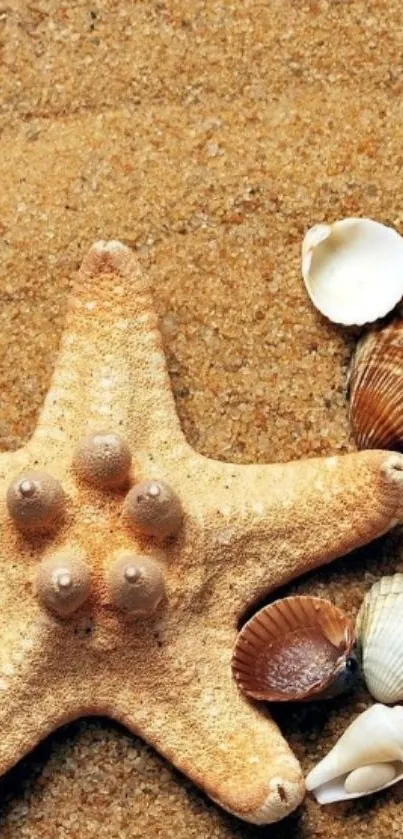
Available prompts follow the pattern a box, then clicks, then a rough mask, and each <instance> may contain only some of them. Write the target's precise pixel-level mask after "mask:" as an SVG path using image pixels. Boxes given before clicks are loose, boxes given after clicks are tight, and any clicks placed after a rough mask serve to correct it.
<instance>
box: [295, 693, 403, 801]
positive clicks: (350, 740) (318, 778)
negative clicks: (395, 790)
mask: <svg viewBox="0 0 403 839" xmlns="http://www.w3.org/2000/svg"><path fill="white" fill-rule="evenodd" d="M378 765H379V766H382V767H383V768H382V769H376V768H375V766H378ZM364 767H365V768H366V770H367V772H365V773H364V772H359V773H357V771H356V770H359V769H360V770H363V769H364ZM402 778H403V708H401V707H399V706H397V707H395V708H388V707H387V706H386V705H380V704H377V705H373V706H372V708H368V710H367V711H364V713H362V714H360V716H359V717H357V718H356V719H355V720H354V721H353V722H352V723H351V725H349V727H348V728H347V729H346V731H345V732H344V734H342V736H341V737H340V740H338V742H337V743H336V745H335V746H334V747H333V749H332V750H331V751H330V752H329V754H328V755H326V757H324V758H323V760H321V761H320V763H318V764H317V766H315V767H314V769H312V771H311V772H309V774H308V775H307V778H306V780H305V785H306V788H307V790H310V791H312V792H313V794H314V796H315V798H316V800H317V801H318V802H319V804H331V803H332V802H334V801H345V800H348V799H350V798H360V797H361V796H363V795H368V794H369V793H371V792H374V791H376V790H379V789H386V787H389V786H392V785H393V784H396V783H397V782H398V781H399V780H401V779H402ZM354 790H355V791H354Z"/></svg>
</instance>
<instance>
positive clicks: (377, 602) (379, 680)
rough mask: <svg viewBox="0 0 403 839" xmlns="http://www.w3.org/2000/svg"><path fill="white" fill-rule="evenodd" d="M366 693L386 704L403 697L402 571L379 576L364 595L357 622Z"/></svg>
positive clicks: (398, 700)
mask: <svg viewBox="0 0 403 839" xmlns="http://www.w3.org/2000/svg"><path fill="white" fill-rule="evenodd" d="M356 632H357V639H358V644H359V648H360V654H361V659H362V669H363V673H364V678H365V681H366V684H367V687H368V690H369V692H370V693H371V694H372V696H373V697H374V698H375V699H377V700H378V702H383V703H385V704H392V703H396V702H401V701H402V700H403V574H394V575H393V577H382V579H380V580H379V581H378V582H377V583H375V585H374V586H372V588H371V589H370V591H369V592H368V593H367V594H366V596H365V598H364V601H363V604H362V606H361V609H360V611H359V613H358V617H357V623H356Z"/></svg>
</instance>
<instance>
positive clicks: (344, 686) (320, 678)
mask: <svg viewBox="0 0 403 839" xmlns="http://www.w3.org/2000/svg"><path fill="white" fill-rule="evenodd" d="M354 640H355V639H354V629H353V624H352V622H351V621H350V619H349V618H348V617H346V615H344V614H343V612H341V611H340V609H338V608H337V607H336V606H333V605H332V603H330V602H329V601H328V600H322V599H321V598H319V597H304V596H299V597H298V596H296V597H286V598H285V599H284V600H276V602H275V603H272V604H271V605H269V606H266V607H265V608H264V609H261V610H260V612H258V613H257V614H256V615H254V617H253V618H251V620H249V621H248V623H246V624H245V626H244V627H243V629H242V630H241V632H240V634H239V636H238V639H237V643H236V645H235V650H234V655H233V660H232V671H233V675H234V677H235V679H236V681H237V683H238V685H239V687H240V688H241V690H242V691H243V692H244V693H246V694H247V695H248V696H251V697H253V698H254V699H263V700H266V701H269V702H286V701H302V700H308V699H314V698H328V697H330V696H336V695H337V694H339V693H342V692H344V691H345V690H348V689H349V688H350V687H351V686H352V684H353V683H354V681H355V679H356V676H357V672H358V665H357V662H356V659H355V655H354V652H353V647H354Z"/></svg>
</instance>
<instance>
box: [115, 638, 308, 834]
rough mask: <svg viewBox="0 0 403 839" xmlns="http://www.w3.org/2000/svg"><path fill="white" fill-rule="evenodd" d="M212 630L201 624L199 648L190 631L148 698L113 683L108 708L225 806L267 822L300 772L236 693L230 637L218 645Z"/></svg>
mask: <svg viewBox="0 0 403 839" xmlns="http://www.w3.org/2000/svg"><path fill="white" fill-rule="evenodd" d="M219 635H220V633H219V632H217V631H216V632H214V630H211V629H210V628H209V627H208V626H205V628H204V630H203V638H204V641H205V648H204V649H203V652H202V653H200V650H199V649H198V645H197V642H196V641H195V637H194V635H193V634H192V633H189V635H188V638H187V646H188V650H187V652H185V651H184V649H183V645H182V652H181V653H178V654H177V659H176V664H175V667H172V670H171V672H170V674H169V676H168V677H167V679H165V678H164V676H163V675H162V677H161V679H159V680H158V679H157V680H155V683H154V686H153V699H152V703H151V704H150V702H146V701H145V702H144V703H143V705H140V707H139V703H138V701H137V697H136V696H133V687H132V686H131V685H127V684H126V685H125V686H123V685H120V686H119V701H118V702H114V703H113V706H112V707H111V708H110V709H109V710H108V712H109V713H110V714H111V715H112V716H113V717H114V718H115V719H117V720H118V721H119V722H121V723H123V724H124V725H126V726H127V727H128V728H129V729H130V730H132V731H133V732H134V733H136V734H138V735H140V736H141V737H143V738H144V739H145V740H147V742H149V743H150V744H151V745H153V746H154V747H155V748H156V749H157V751H159V752H160V753H161V754H162V755H163V756H164V757H166V758H167V759H168V760H169V761H171V762H172V763H173V764H174V765H175V766H176V767H177V768H178V769H179V770H180V771H182V772H183V773H184V774H186V775H187V776H188V777H189V778H190V779H191V780H192V781H193V782H194V783H195V784H196V785H197V786H199V787H200V788H201V789H202V790H203V791H204V792H205V793H207V795H208V796H209V797H210V798H212V799H213V801H215V802H216V803H217V804H219V805H220V806H221V807H223V808H224V809H225V810H227V811H228V812H230V813H232V814H233V815H236V816H238V817H239V818H241V819H244V820H245V821H248V822H251V823H254V824H269V823H271V822H275V821H279V820H280V819H282V818H284V817H285V816H287V815H288V814H289V813H290V812H292V811H293V810H294V809H295V808H296V807H298V805H299V804H300V803H301V801H302V798H303V796H304V789H305V788H304V781H303V776H302V773H301V769H300V767H299V764H298V761H297V760H296V758H295V757H294V755H293V754H292V752H291V750H290V749H289V747H288V745H287V743H286V742H285V740H284V739H283V737H282V735H281V733H280V731H279V729H278V728H277V726H276V725H275V723H274V722H273V720H272V719H271V718H270V717H269V716H268V715H267V714H266V713H264V712H262V711H261V710H259V709H258V708H257V707H256V706H254V705H252V704H251V703H249V702H248V701H247V700H245V699H244V697H243V696H242V695H241V694H240V692H239V691H238V689H237V687H236V685H235V683H234V681H233V680H232V677H231V671H230V658H231V647H232V642H233V640H234V639H233V638H232V637H231V643H230V644H227V645H226V649H225V650H223V649H222V647H221V645H220V638H219ZM205 650H208V652H209V654H210V655H211V658H210V659H209V660H207V658H206V657H205ZM203 656H204V657H203ZM134 709H136V710H135V711H134Z"/></svg>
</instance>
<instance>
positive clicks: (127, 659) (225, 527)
mask: <svg viewBox="0 0 403 839" xmlns="http://www.w3.org/2000/svg"><path fill="white" fill-rule="evenodd" d="M97 432H99V433H100V432H105V433H106V432H108V433H109V436H107V437H106V438H105V437H102V436H101V437H99V436H98V437H95V438H94V439H92V441H91V440H90V441H89V442H88V441H87V442H86V443H85V444H80V446H79V449H78V450H77V447H78V445H79V443H80V440H81V438H82V437H83V436H85V435H88V434H95V433H97ZM113 434H114V435H115V436H113ZM116 435H120V438H118V437H116ZM97 440H98V443H97ZM105 440H106V442H105ZM100 441H101V442H100ZM111 441H112V442H111ZM124 441H126V443H127V445H128V447H129V448H130V452H131V455H132V466H131V472H130V475H129V474H128V471H129V466H130V455H129V454H128V448H127V445H125V443H124ZM98 444H99V445H101V444H102V445H104V449H105V450H102V451H103V455H102V457H104V461H102V462H101V472H100V473H97V468H98V467H99V462H98V461H97V451H96V446H97V445H98ZM102 445H101V448H102ZM105 446H106V448H105ZM108 446H109V449H108ZM119 446H120V448H119ZM91 447H92V448H91ZM107 449H108V451H109V455H111V458H112V459H111V460H108V459H107V458H106V459H105V457H106V455H105V451H106V450H107ZM109 455H108V456H109ZM73 457H74V467H73V466H72V462H73ZM114 458H115V460H114ZM101 460H102V458H101ZM115 461H116V462H115ZM102 464H103V465H102ZM105 464H106V465H105ZM104 467H105V468H104ZM103 468H104V472H102V469H103ZM30 470H40V471H41V472H46V473H47V475H48V476H50V477H49V478H47V477H46V476H45V477H44V476H43V475H42V476H41V475H39V477H38V475H37V474H36V473H34V475H32V474H30ZM108 470H109V471H108ZM119 470H120V471H119ZM27 473H28V474H27ZM52 478H53V479H57V480H58V481H59V482H60V484H61V487H62V489H63V493H64V494H63V493H62V490H61V488H60V485H59V484H57V483H56V482H55V481H54V480H52ZM0 479H1V486H0V499H1V501H0V532H1V552H0V553H1V566H0V596H1V612H0V614H1V617H0V628H1V631H0V637H1V643H0V709H1V710H0V724H1V730H2V736H1V744H0V772H5V771H6V770H7V769H8V768H9V767H11V766H12V765H13V764H14V763H15V762H16V761H17V760H19V758H21V757H22V755H24V754H25V753H26V752H27V751H28V750H30V749H31V748H32V747H33V746H34V745H35V744H36V743H37V742H38V741H39V740H40V739H41V738H43V737H45V736H46V735H47V734H49V732H51V731H52V730H53V729H55V728H56V727H57V726H59V725H61V724H62V723H65V722H66V721H68V720H71V719H73V718H76V717H78V716H81V715H85V714H103V715H104V714H107V715H110V716H111V717H113V718H114V719H115V720H119V721H120V722H122V723H124V724H125V725H126V726H127V727H128V728H129V729H130V730H131V731H133V732H135V733H136V734H139V735H140V736H142V737H143V738H144V739H145V740H147V741H148V742H149V743H151V744H153V745H154V746H155V748H156V749H158V751H160V752H161V753H162V754H163V755H164V756H165V757H166V758H167V759H168V760H170V761H172V763H173V764H174V765H175V766H176V767H178V768H179V769H180V770H182V771H183V772H184V773H186V774H187V775H189V777H190V778H191V779H192V780H193V781H194V782H195V783H196V784H198V785H199V786H200V787H201V788H202V789H204V790H205V791H206V792H207V794H208V795H209V796H211V798H213V799H214V800H215V801H216V802H218V803H219V804H221V805H222V806H223V807H224V808H225V809H227V810H229V811H230V812H233V813H235V814H236V815H238V816H239V817H241V818H243V819H245V820H248V821H251V822H256V823H260V824H262V823H267V822H272V821H276V820H278V819H280V818H282V817H284V816H285V815H287V814H288V813H289V812H290V811H291V810H293V809H294V808H295V807H296V806H297V805H298V804H299V803H300V801H301V799H302V797H303V794H304V784H303V779H302V774H301V770H300V767H299V765H298V762H297V760H296V759H295V757H294V756H293V754H292V752H291V751H290V749H289V748H288V746H287V744H286V742H285V741H284V739H283V738H282V736H281V734H280V732H279V730H278V728H277V726H276V725H275V724H274V722H273V721H272V720H271V719H270V717H269V716H268V715H267V714H266V713H265V712H264V711H263V710H262V708H260V707H256V706H255V705H254V704H252V703H250V702H249V701H248V700H246V699H245V698H244V696H243V695H242V694H241V693H240V692H239V691H238V688H237V686H236V684H235V683H234V681H233V679H232V677H231V668H230V661H231V654H232V649H233V645H234V642H235V638H236V632H237V622H238V621H239V618H240V616H241V615H242V613H243V612H244V610H245V608H246V607H247V606H249V605H250V604H251V603H253V602H254V601H257V600H258V598H260V597H261V596H263V595H264V594H266V593H267V592H270V591H272V590H273V589H275V588H276V587H277V586H280V585H282V584H283V583H285V582H286V581H287V580H291V579H292V578H294V577H296V576H298V575H299V574H301V573H303V572H305V571H307V570H309V569H312V568H315V567H316V566H319V565H322V564H323V563H326V562H329V561H330V560H331V559H333V558H335V557H337V556H339V555H341V554H345V553H347V552H348V551H351V550H352V549H353V548H356V547H357V546H359V545H362V544H364V543H366V542H368V541H370V540H372V539H374V538H375V537H377V536H379V535H380V534H382V533H384V532H385V531H387V530H388V529H389V528H391V527H392V526H393V525H395V524H396V523H397V522H398V521H400V520H401V518H402V514H403V457H401V456H400V455H398V454H394V453H386V452H377V451H372V452H364V453H360V454H352V455H347V456H344V457H329V458H326V459H314V460H308V461H303V462H299V463H290V464H284V465H283V464H278V465H272V466H254V465H251V466H234V465H231V464H228V463H219V462H215V461H212V460H209V459H207V458H205V457H202V456H201V455H199V454H197V452H195V451H193V450H192V449H191V448H190V446H189V445H188V443H187V442H186V440H185V439H184V436H183V434H182V431H181V428H180V425H179V421H178V417H177V415H176V411H175V404H174V400H173V396H172V393H171V389H170V384H169V378H168V374H167V369H166V365H165V359H164V355H163V352H162V348H161V340H160V335H159V333H158V329H157V318H156V316H155V314H154V312H153V307H152V301H151V297H150V290H149V287H148V282H147V280H146V279H145V278H144V277H143V276H142V274H141V272H140V270H139V267H138V264H137V261H136V259H135V257H134V256H133V255H132V253H131V252H130V251H129V250H128V249H127V248H126V247H124V246H123V245H121V244H120V243H118V242H109V243H104V242H98V243H97V244H96V245H95V246H94V247H93V248H92V249H91V250H90V251H89V253H88V255H87V257H86V258H85V260H84V263H83V266H82V268H81V272H80V273H79V276H78V279H77V281H76V283H75V286H74V291H73V294H72V299H71V304H70V309H69V315H68V321H67V327H66V331H65V333H64V337H63V340H62V346H61V353H60V356H59V360H58V363H57V367H56V371H55V374H54V378H53V382H52V386H51V389H50V391H49V393H48V395H47V398H46V401H45V405H44V408H43V411H42V414H41V417H40V420H39V423H38V426H37V428H36V431H35V433H34V435H33V438H32V439H31V441H30V442H29V443H28V444H27V445H26V446H25V447H24V448H23V449H21V450H20V451H18V452H15V453H11V454H2V455H1V457H0ZM114 479H116V480H114ZM146 479H150V480H151V485H150V484H149V485H148V487H146V489H145V490H144V487H143V488H141V490H139V491H138V492H137V490H136V489H134V490H132V491H131V494H130V498H129V501H130V503H129V501H127V502H126V503H125V497H126V496H127V493H128V490H129V488H130V485H135V484H137V483H138V482H139V481H140V482H141V481H144V480H146ZM160 481H162V483H160ZM164 482H165V484H167V485H168V488H167V487H165V485H164ZM113 483H115V484H116V486H113V487H111V484H113ZM10 484H12V486H11V489H8V488H9V486H10ZM169 488H172V490H173V491H174V493H176V496H175V495H172V494H171V495H170V489H169ZM7 492H8V500H6V496H7ZM166 494H167V500H166V497H165V496H166ZM177 497H178V498H179V500H180V503H181V507H182V510H183V519H181V512H180V508H179V507H178V501H177ZM139 498H140V501H141V502H142V503H143V502H144V499H145V506H144V504H143V506H141V504H140V501H139ZM124 504H125V507H124ZM136 504H139V506H138V507H136ZM147 505H148V506H147ZM164 505H165V506H164ZM123 507H124V509H125V513H124V515H122V509H123ZM136 510H137V512H136ZM139 511H140V512H139ZM141 511H143V512H141ZM170 517H171V518H170ZM150 533H151V535H150ZM167 534H168V538H162V537H167ZM169 534H171V535H170V536H169ZM172 534H173V535H172ZM160 537H161V538H160ZM136 557H137V558H136ZM152 559H154V560H157V562H158V563H159V565H156V564H155V563H154V564H153V562H152V561H151V560H152ZM142 563H143V564H142ZM147 563H148V564H147ZM161 572H162V573H161ZM139 581H140V582H141V585H142V586H143V588H141V586H140V589H139V588H138V583H139ZM164 585H165V588H164ZM136 586H137V588H136ZM139 591H140V594H139ZM163 591H164V592H165V593H164V596H163V598H162V600H161V595H162V593H163ZM136 592H137V593H136ZM133 593H134V594H133ZM136 598H137V599H136ZM140 601H141V602H140ZM139 603H140V606H139ZM140 607H141V608H142V609H143V611H144V612H145V614H143V615H139V614H138V611H139V609H140Z"/></svg>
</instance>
